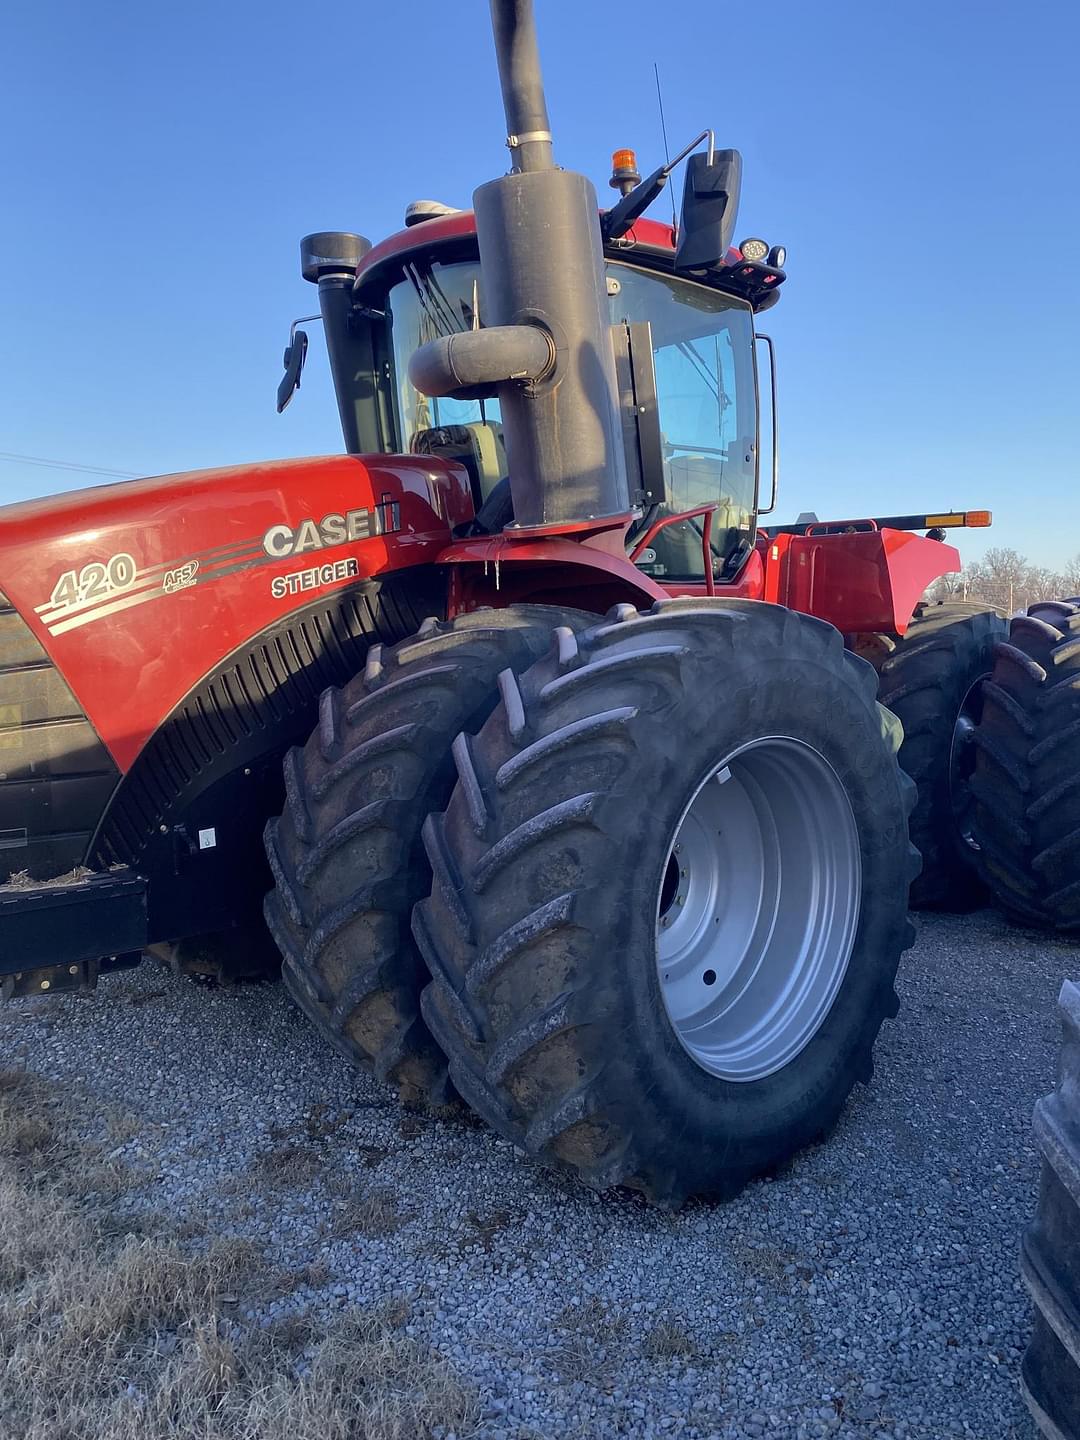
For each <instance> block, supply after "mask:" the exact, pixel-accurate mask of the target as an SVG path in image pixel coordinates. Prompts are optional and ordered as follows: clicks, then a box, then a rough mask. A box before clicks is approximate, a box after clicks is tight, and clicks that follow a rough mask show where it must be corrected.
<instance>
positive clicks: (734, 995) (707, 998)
mask: <svg viewBox="0 0 1080 1440" xmlns="http://www.w3.org/2000/svg"><path fill="white" fill-rule="evenodd" d="M861 891H862V867H861V861H860V857H859V834H858V829H857V827H856V825H855V816H854V814H853V812H852V809H851V802H850V800H849V799H848V796H847V792H846V790H845V789H844V786H843V785H842V783H841V781H840V777H839V776H838V775H837V773H836V771H835V770H834V769H833V767H832V766H831V765H830V764H829V762H828V761H827V760H826V759H825V757H824V756H823V755H821V754H820V753H819V752H818V751H817V750H815V749H814V748H813V747H812V746H810V745H807V744H805V742H803V741H801V740H794V739H791V738H789V737H787V736H768V737H765V738H762V739H760V740H754V741H752V742H751V743H750V744H748V745H743V746H741V747H740V748H739V749H738V750H734V751H732V753H731V754H730V755H728V756H727V757H726V758H725V759H724V760H722V761H721V762H720V764H719V765H717V766H715V767H714V768H713V769H712V770H710V772H709V773H708V775H707V776H706V777H705V779H704V780H703V781H702V783H701V784H700V785H699V786H698V788H697V790H696V791H695V792H694V794H693V796H692V797H691V800H690V803H689V804H688V805H687V807H686V809H685V810H684V811H683V813H682V816H681V817H680V819H679V823H678V825H677V826H676V828H675V835H674V838H673V840H672V844H671V848H670V849H669V851H668V859H667V864H666V866H665V870H664V876H663V879H662V881H661V886H660V894H659V896H658V898H657V907H656V927H657V928H656V952H657V966H658V969H659V976H660V990H661V994H662V995H663V999H664V1006H665V1008H666V1010H667V1014H668V1018H669V1020H670V1021H671V1024H672V1026H673V1027H674V1030H675V1033H676V1035H677V1036H678V1037H679V1041H680V1042H681V1044H682V1046H683V1049H684V1050H686V1051H687V1052H688V1054H689V1055H691V1056H692V1057H693V1059H694V1060H695V1061H696V1062H697V1063H698V1064H699V1065H700V1066H701V1068H702V1069H703V1070H707V1071H708V1072H709V1074H711V1075H716V1076H718V1077H719V1078H721V1079H723V1080H734V1081H751V1080H760V1079H762V1078H763V1077H764V1076H766V1075H771V1074H773V1073H774V1072H775V1071H777V1070H780V1069H782V1068H783V1067H784V1066H785V1065H787V1064H788V1063H789V1062H790V1061H791V1060H793V1059H794V1058H795V1056H796V1055H798V1054H799V1052H800V1051H801V1050H802V1049H803V1048H804V1047H805V1046H806V1045H807V1044H809V1042H810V1040H811V1039H813V1037H814V1035H815V1034H816V1033H817V1031H818V1030H819V1029H820V1027H821V1025H822V1022H823V1021H824V1020H825V1017H826V1016H827V1015H828V1013H829V1010H830V1009H831V1008H832V1004H833V1001H834V1000H835V999H836V995H837V992H838V990H839V989H840V986H841V985H842V983H843V980H844V976H845V974H846V973H847V967H848V961H849V960H850V958H851V950H852V946H853V945H854V943H855V932H856V928H857V926H858V920H859V907H860V897H861Z"/></svg>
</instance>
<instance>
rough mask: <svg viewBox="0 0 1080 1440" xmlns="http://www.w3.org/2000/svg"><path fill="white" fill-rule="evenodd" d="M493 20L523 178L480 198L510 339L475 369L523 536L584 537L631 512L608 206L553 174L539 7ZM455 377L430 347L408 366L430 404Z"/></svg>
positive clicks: (485, 267)
mask: <svg viewBox="0 0 1080 1440" xmlns="http://www.w3.org/2000/svg"><path fill="white" fill-rule="evenodd" d="M491 21H492V30H493V33H494V37H495V53H496V55H497V57H498V62H499V78H500V80H501V82H502V93H503V104H504V107H505V111H506V131H507V138H506V143H507V145H508V146H509V147H510V154H511V157H512V166H513V168H512V170H511V173H510V174H509V175H503V176H500V178H499V179H498V180H492V181H490V182H489V183H488V184H486V185H481V186H480V188H479V189H478V190H477V191H476V193H475V194H474V196H473V207H474V209H475V211H476V234H477V241H478V244H479V248H480V271H481V285H482V287H483V315H484V324H485V327H491V328H492V330H494V329H495V328H496V327H500V330H499V334H498V335H497V336H496V335H495V334H492V336H491V340H490V343H488V342H485V340H484V331H480V332H479V334H478V335H477V336H475V337H474V349H479V351H482V352H483V353H482V354H480V353H478V354H472V355H471V356H470V359H471V361H472V362H473V363H475V365H476V367H477V368H476V370H475V371H474V373H475V374H480V373H483V374H484V375H485V378H488V379H490V382H491V386H492V388H493V389H494V391H495V393H496V394H497V395H498V397H499V401H500V405H501V412H502V423H503V440H504V443H505V446H506V456H507V462H508V466H509V470H510V489H511V493H512V495H513V501H514V524H515V526H517V527H534V526H551V525H576V524H580V525H582V526H586V525H588V524H589V522H590V521H593V520H599V519H602V518H605V517H608V516H614V515H625V514H627V513H628V511H629V510H630V500H629V489H628V486H627V480H626V460H625V454H624V450H623V439H622V426H621V421H620V415H619V402H618V390H617V387H616V381H615V361H614V355H613V352H612V346H611V333H610V326H609V321H608V304H607V282H606V279H605V275H604V256H603V245H602V241H601V237H600V219H599V210H600V207H599V203H598V201H597V198H596V191H595V190H594V189H593V187H592V185H591V184H590V183H589V181H588V180H587V179H586V178H585V176H583V175H575V174H573V173H572V172H570V171H567V170H558V169H556V168H555V163H554V160H553V158H552V148H551V133H550V130H549V128H548V124H549V122H548V113H547V103H546V101H545V99H544V85H543V80H542V78H541V75H540V57H539V52H538V49H537V43H536V24H535V21H534V18H533V7H532V0H491ZM508 327H521V328H520V329H518V332H517V337H516V342H515V336H514V334H513V333H512V330H511V328H508ZM536 330H540V331H541V332H543V336H544V337H546V340H547V342H548V350H547V351H546V352H545V353H546V354H549V355H550V357H551V363H550V364H547V365H545V366H544V367H543V369H542V371H541V372H539V373H538V372H537V369H536V367H535V366H533V367H532V368H531V369H530V366H529V364H528V360H529V356H530V355H531V354H532V353H533V352H534V351H536V352H537V353H539V347H537V346H536V343H535V342H536V340H537V338H538V337H537V336H536V334H535V331H536ZM530 332H531V333H530ZM497 347H502V348H501V349H497ZM425 351H429V352H430V353H426V354H425V353H424V352H425ZM488 352H490V353H488ZM508 355H513V356H517V355H520V357H521V363H520V365H517V364H516V362H515V368H506V362H505V357H506V356H508ZM500 356H501V357H504V358H503V359H502V362H501V364H502V368H501V369H500V366H499V363H497V362H499V357H500ZM453 369H454V366H453V365H452V364H449V363H448V357H447V356H445V355H442V354H439V353H436V352H435V351H433V350H430V347H426V346H425V347H423V350H421V351H417V352H416V354H415V355H414V356H413V360H412V362H411V363H410V375H411V376H412V377H413V382H414V384H416V385H417V388H419V389H425V384H426V387H427V388H426V393H428V394H449V393H453V389H454V385H455V379H454V375H453V373H452V372H453Z"/></svg>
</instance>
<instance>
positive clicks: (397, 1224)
mask: <svg viewBox="0 0 1080 1440" xmlns="http://www.w3.org/2000/svg"><path fill="white" fill-rule="evenodd" d="M408 1218H409V1217H408V1216H407V1215H405V1214H403V1213H402V1210H401V1207H400V1206H399V1205H398V1204H397V1202H396V1201H395V1200H394V1197H393V1196H392V1195H391V1194H390V1193H389V1192H388V1191H386V1190H354V1191H353V1192H352V1194H351V1195H349V1196H348V1197H347V1198H346V1200H345V1202H344V1204H343V1205H342V1206H341V1208H340V1210H339V1211H338V1213H337V1214H336V1215H335V1217H334V1234H335V1235H336V1236H338V1237H339V1238H344V1237H345V1236H347V1235H366V1236H367V1237H368V1238H369V1239H378V1238H379V1237H381V1236H384V1235H393V1234H394V1232H395V1231H397V1230H400V1229H401V1227H402V1225H403V1224H404V1223H405V1221H406V1220H407V1219H408Z"/></svg>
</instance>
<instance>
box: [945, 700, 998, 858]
mask: <svg viewBox="0 0 1080 1440" xmlns="http://www.w3.org/2000/svg"><path fill="white" fill-rule="evenodd" d="M989 679H990V676H989V675H988V674H987V675H980V676H979V678H978V680H976V681H975V683H974V684H973V685H971V686H969V688H968V692H967V694H966V695H965V696H964V699H963V703H962V704H961V706H960V713H959V714H958V715H957V717H956V724H955V725H954V726H953V733H952V743H951V744H950V746H949V804H950V806H951V807H952V813H953V824H954V826H955V830H956V834H957V835H958V836H959V837H960V846H961V849H962V850H966V851H977V850H978V848H979V843H978V841H977V840H976V839H975V835H974V829H975V797H974V796H973V795H972V793H971V777H972V775H973V774H974V773H975V746H974V744H973V741H974V738H975V729H976V726H977V725H978V723H979V721H980V720H981V719H982V696H983V685H984V684H985V682H986V681H987V680H989Z"/></svg>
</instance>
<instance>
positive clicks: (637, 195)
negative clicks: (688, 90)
mask: <svg viewBox="0 0 1080 1440" xmlns="http://www.w3.org/2000/svg"><path fill="white" fill-rule="evenodd" d="M705 139H707V140H708V142H709V163H710V164H711V163H712V155H713V149H714V139H713V132H712V131H711V130H703V131H702V132H701V134H700V135H695V136H694V138H693V140H691V141H690V144H689V145H684V146H683V148H682V149H681V150H680V151H679V153H678V154H677V155H676V156H675V158H674V159H673V160H668V161H666V162H665V163H664V164H663V165H661V166H660V168H659V170H654V171H653V172H652V174H651V175H646V177H645V179H644V180H642V181H641V183H640V184H639V185H635V186H634V188H633V190H631V191H630V192H629V194H627V195H624V196H623V198H622V199H621V200H620V201H619V202H618V204H617V205H613V206H612V207H611V209H610V210H607V211H605V212H604V214H603V215H602V216H601V217H600V228H601V230H602V231H603V233H604V239H605V240H618V239H620V238H621V237H622V236H623V235H625V234H626V232H627V230H629V229H630V226H631V225H633V223H634V221H635V220H637V219H639V218H640V217H641V216H642V215H644V213H645V211H646V210H647V209H648V208H649V206H650V205H651V204H652V202H653V201H654V200H655V199H656V197H657V196H658V195H659V194H660V193H661V192H662V191H663V188H664V186H665V185H666V184H667V182H668V179H669V177H670V175H671V172H672V171H673V170H674V169H675V166H676V165H678V164H679V163H680V162H681V161H683V160H685V159H686V157H687V155H689V154H690V152H691V150H693V149H695V148H696V147H697V146H698V145H700V144H701V142H702V140H705Z"/></svg>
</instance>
